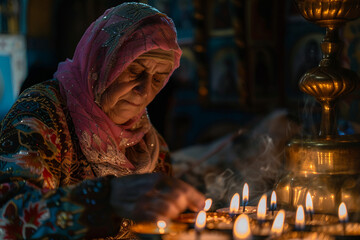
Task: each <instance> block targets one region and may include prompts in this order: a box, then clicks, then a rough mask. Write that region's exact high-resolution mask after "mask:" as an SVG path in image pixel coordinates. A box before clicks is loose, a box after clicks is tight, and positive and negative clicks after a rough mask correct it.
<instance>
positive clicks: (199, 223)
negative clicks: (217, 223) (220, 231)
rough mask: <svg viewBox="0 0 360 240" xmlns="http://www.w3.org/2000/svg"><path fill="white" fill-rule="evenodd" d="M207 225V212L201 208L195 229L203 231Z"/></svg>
mask: <svg viewBox="0 0 360 240" xmlns="http://www.w3.org/2000/svg"><path fill="white" fill-rule="evenodd" d="M205 226H206V212H205V211H203V210H201V211H200V212H199V213H198V215H197V217H196V221H195V229H196V231H201V230H203V229H204V228H205Z"/></svg>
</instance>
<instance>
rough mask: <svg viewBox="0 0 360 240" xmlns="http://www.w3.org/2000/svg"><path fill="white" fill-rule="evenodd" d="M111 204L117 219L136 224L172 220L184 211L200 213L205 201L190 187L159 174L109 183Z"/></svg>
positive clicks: (115, 180) (118, 179)
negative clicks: (137, 222) (131, 221)
mask: <svg viewBox="0 0 360 240" xmlns="http://www.w3.org/2000/svg"><path fill="white" fill-rule="evenodd" d="M111 184H112V187H111V189H112V192H111V196H110V204H111V205H112V207H113V208H114V209H115V210H116V212H117V214H118V216H120V217H125V218H129V219H132V220H135V221H153V220H160V219H161V220H167V219H174V218H176V217H178V216H179V214H180V213H182V212H184V211H185V210H186V209H189V210H192V211H199V210H201V209H202V208H203V207H204V203H205V197H204V195H203V194H201V193H200V192H198V191H197V190H196V189H195V188H193V187H192V186H190V185H189V184H187V183H185V182H183V181H181V180H179V179H176V178H172V177H169V176H165V175H161V174H159V173H152V174H140V175H129V176H125V177H121V178H115V179H113V180H112V183H111Z"/></svg>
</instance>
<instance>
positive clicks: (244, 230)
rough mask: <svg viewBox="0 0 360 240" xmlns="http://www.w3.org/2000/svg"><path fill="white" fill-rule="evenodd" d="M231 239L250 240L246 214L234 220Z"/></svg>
mask: <svg viewBox="0 0 360 240" xmlns="http://www.w3.org/2000/svg"><path fill="white" fill-rule="evenodd" d="M233 237H234V240H247V239H251V230H250V222H249V217H248V216H247V215H246V214H241V215H240V216H238V217H237V218H236V220H235V222H234V227H233Z"/></svg>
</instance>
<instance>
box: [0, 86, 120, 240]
mask: <svg viewBox="0 0 360 240" xmlns="http://www.w3.org/2000/svg"><path fill="white" fill-rule="evenodd" d="M49 88H51V85H49V86H47V87H46V88H44V89H43V90H44V91H46V90H49ZM53 96H56V94H55V93H54V94H53ZM58 111H60V109H59V108H58V106H56V105H55V104H54V101H53V99H51V95H50V97H45V96H44V95H42V93H41V91H35V90H33V91H26V92H24V94H23V95H22V97H20V98H19V99H18V101H17V102H16V103H15V104H14V106H13V107H12V109H11V110H10V112H9V113H8V115H7V116H6V117H5V118H4V120H3V121H2V124H1V133H0V239H29V238H31V239H37V238H39V239H40V238H41V239H43V238H44V237H49V238H51V237H53V238H56V239H59V238H61V239H83V238H84V237H86V236H96V234H95V233H97V235H99V234H101V235H103V236H104V235H105V236H106V235H113V234H115V233H117V231H118V227H117V226H115V224H116V223H118V221H115V219H114V217H113V214H112V211H111V209H110V207H109V204H107V201H108V196H109V191H110V190H109V189H110V187H109V184H110V183H109V182H110V181H109V180H108V179H107V177H104V178H100V179H93V180H87V181H84V182H83V183H81V184H77V185H74V184H72V185H69V186H63V184H62V182H64V181H65V180H66V179H65V180H64V179H62V178H63V174H62V171H70V169H63V168H65V167H67V166H68V165H64V164H62V163H63V160H64V159H63V156H64V155H65V152H64V151H65V150H64V147H63V146H62V144H63V143H64V142H65V138H64V136H63V132H62V131H61V128H60V124H59V121H58V119H57V112H58ZM100 212H101V213H100ZM105 223H106V224H105Z"/></svg>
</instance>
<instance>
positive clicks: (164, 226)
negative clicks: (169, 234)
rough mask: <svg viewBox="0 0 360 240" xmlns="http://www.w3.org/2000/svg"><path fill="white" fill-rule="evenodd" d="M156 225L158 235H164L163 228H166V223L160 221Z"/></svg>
mask: <svg viewBox="0 0 360 240" xmlns="http://www.w3.org/2000/svg"><path fill="white" fill-rule="evenodd" d="M156 225H157V227H158V229H159V233H160V234H164V233H165V228H166V222H165V221H162V220H160V221H158V222H157V223H156Z"/></svg>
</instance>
